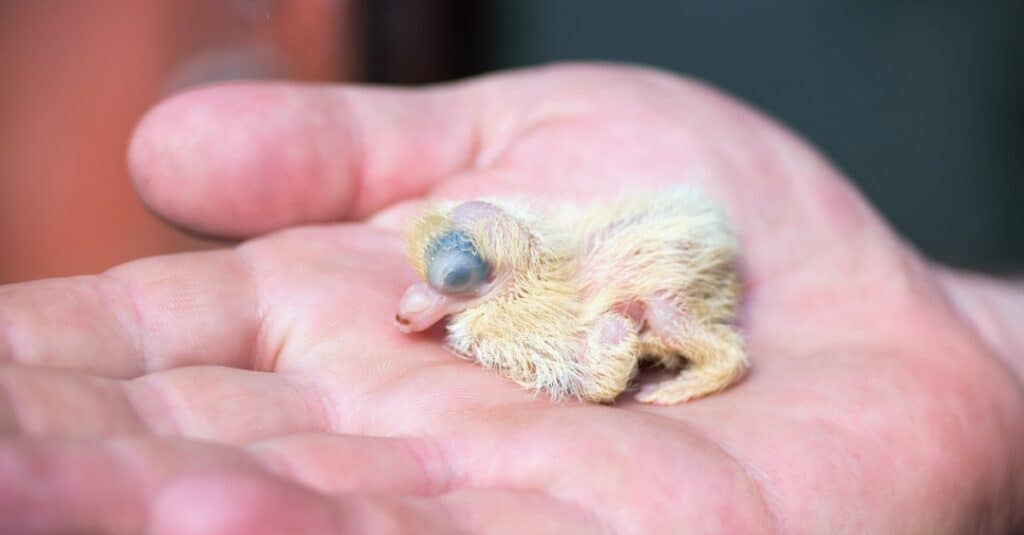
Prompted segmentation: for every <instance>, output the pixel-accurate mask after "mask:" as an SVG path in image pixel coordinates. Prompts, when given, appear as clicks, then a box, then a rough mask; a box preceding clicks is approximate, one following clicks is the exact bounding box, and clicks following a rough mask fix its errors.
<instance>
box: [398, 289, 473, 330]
mask: <svg viewBox="0 0 1024 535" xmlns="http://www.w3.org/2000/svg"><path fill="white" fill-rule="evenodd" d="M459 301H460V300H457V299H453V298H452V297H450V296H447V295H444V294H442V293H441V292H438V291H437V290H435V289H433V288H431V287H430V285H429V284H427V283H425V282H419V283H416V284H413V285H412V286H410V287H409V288H408V289H407V290H405V294H404V295H403V296H402V300H401V301H399V303H398V313H397V314H395V326H396V327H398V330H400V331H402V332H403V333H407V334H408V333H412V332H418V331H423V330H426V329H429V328H430V326H431V325H433V324H435V323H437V322H439V321H441V320H442V319H443V318H444V317H445V316H447V315H449V314H453V313H455V312H458V311H459V310H461V309H462V308H464V306H465V305H464V304H462V303H460V302H459Z"/></svg>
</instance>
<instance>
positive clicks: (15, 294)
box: [0, 251, 259, 377]
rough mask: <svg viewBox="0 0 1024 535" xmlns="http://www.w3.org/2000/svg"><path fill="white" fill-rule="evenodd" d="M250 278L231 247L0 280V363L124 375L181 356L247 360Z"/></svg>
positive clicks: (254, 312)
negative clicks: (78, 272)
mask: <svg viewBox="0 0 1024 535" xmlns="http://www.w3.org/2000/svg"><path fill="white" fill-rule="evenodd" d="M258 310H259V309H258V307H257V305H256V295H255V293H254V287H253V283H252V281H251V280H250V277H249V270H248V268H247V266H246V265H245V263H244V261H243V260H242V259H241V258H240V257H239V256H238V255H236V254H235V253H234V252H230V251H216V252H204V253H193V254H180V255H174V256H165V257H159V258H151V259H146V260H140V261H135V262H131V263H128V264H124V265H122V266H119V267H116V268H114V269H112V270H110V271H108V272H107V273H104V274H102V275H96V276H87V277H73V278H65V279H49V280H42V281H36V282H29V283H23V284H12V285H7V286H0V363H2V362H14V363H19V364H25V365H31V366H41V367H52V368H60V369H67V370H78V371H83V372H88V373H93V374H98V375H107V376H114V377H132V376H137V375H140V374H142V373H145V372H147V371H152V370H160V369H165V368H172V367H176V366H183V365H187V364H198V363H204V364H220V365H225V366H237V367H252V366H253V364H254V362H253V359H254V358H255V357H256V356H257V354H258V353H257V348H256V347H254V341H255V340H256V331H257V328H258V323H259V318H258Z"/></svg>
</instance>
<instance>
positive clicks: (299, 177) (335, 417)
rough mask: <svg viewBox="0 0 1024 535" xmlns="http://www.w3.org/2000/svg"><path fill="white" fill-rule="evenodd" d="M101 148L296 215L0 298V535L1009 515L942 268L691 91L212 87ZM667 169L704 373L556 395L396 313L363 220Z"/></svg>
mask: <svg viewBox="0 0 1024 535" xmlns="http://www.w3.org/2000/svg"><path fill="white" fill-rule="evenodd" d="M131 163H132V167H133V169H134V172H135V175H136V179H137V185H138V188H139V190H140V192H141V194H142V196H143V198H144V199H145V200H146V201H147V202H148V203H149V204H150V205H151V206H152V207H154V209H155V210H157V211H158V212H159V213H161V214H163V215H164V216H166V217H167V218H169V219H170V220H172V221H175V222H177V223H179V224H182V225H185V226H188V227H189V228H192V229H195V230H197V231H200V232H206V233H212V234H221V235H231V236H236V237H249V236H257V235H263V234H264V233H268V232H271V231H275V230H277V229H283V228H286V227H291V226H293V225H301V224H317V225H318V226H306V227H301V228H292V229H289V230H282V231H280V232H274V233H270V234H267V235H263V236H262V237H258V238H254V239H251V240H249V241H246V242H244V243H242V244H241V245H240V246H238V247H237V248H235V249H231V250H224V251H215V252H203V253H192V254H182V255H175V256H168V257H159V258H151V259H145V260H140V261H137V262H132V263H129V264H126V265H123V266H120V267H117V268H114V269H113V270H111V271H109V272H108V273H105V274H103V275H100V276H96V277H79V278H72V279H64V280H49V281H40V282H33V283H28V284H22V285H13V286H7V287H4V288H3V289H2V290H0V335H2V336H0V360H2V361H6V362H8V364H6V365H4V366H3V368H2V369H0V386H2V389H3V391H4V392H5V393H6V400H7V401H6V403H5V404H0V428H2V429H4V430H5V431H6V434H5V438H4V439H3V441H2V442H0V513H2V514H0V531H4V532H6V531H12V530H13V531H17V532H31V531H44V532H49V531H56V530H68V531H74V530H81V531H84V530H88V529H97V530H103V531H111V532H135V531H139V530H143V529H148V530H150V531H152V532H155V533H220V532H224V533H236V532H245V533H264V532H266V533H279V532H285V531H294V532H302V533H319V532H331V533H333V532H337V531H345V530H349V531H352V532H363V531H366V532H373V533H379V532H388V531H438V532H450V531H454V530H457V529H461V530H465V531H469V532H476V531H480V532H516V533H518V532H543V531H557V532H560V533H561V532H572V531H579V532H594V531H602V530H604V531H611V532H640V531H646V532H655V533H662V532H670V533H671V532H687V533H771V532H807V533H832V532H851V533H943V532H947V533H962V532H973V531H979V532H983V531H986V530H988V531H992V532H997V533H998V532H1002V531H1003V530H1004V529H1006V527H1007V526H1008V525H1009V524H1010V523H1011V522H1015V521H1017V522H1019V521H1020V518H1019V515H1020V514H1021V513H1020V512H1019V511H1021V510H1024V509H1022V507H1021V506H1022V505H1024V503H1022V502H1024V498H1022V497H1024V486H1022V485H1024V483H1022V478H1024V471H1022V463H1024V453H1022V452H1024V447H1022V446H1024V403H1022V397H1024V396H1022V394H1021V387H1020V383H1019V381H1018V379H1016V378H1015V377H1014V376H1013V375H1012V374H1011V373H1010V372H1009V371H1008V367H1007V364H1006V363H1005V362H1003V361H1002V360H1001V359H1000V358H998V357H997V356H996V354H995V352H993V351H991V350H990V349H989V346H988V345H987V344H986V343H985V342H984V341H983V339H982V338H981V337H980V336H979V334H978V332H977V331H976V330H975V329H974V328H973V326H972V323H971V322H970V321H968V320H966V319H964V316H963V315H962V314H961V313H960V310H961V309H958V308H956V307H955V306H953V305H951V304H950V302H949V300H948V299H947V294H946V291H945V287H946V286H945V282H944V280H945V279H943V278H941V277H937V276H936V274H935V270H934V269H933V268H931V267H929V266H928V265H927V264H926V263H925V262H923V261H922V260H921V259H920V258H919V257H918V256H917V255H916V254H915V253H914V252H913V251H911V250H910V249H909V248H908V247H906V246H905V245H904V244H903V243H902V242H901V241H900V240H899V239H898V238H897V237H895V236H894V235H893V234H892V233H891V231H889V230H888V229H887V227H886V226H885V225H884V223H883V222H881V221H880V219H879V218H878V217H877V216H876V215H875V214H874V212H873V211H872V210H871V209H870V208H869V207H868V206H867V205H866V204H865V203H864V201H863V200H862V199H861V198H860V197H859V196H858V195H857V194H856V192H855V191H853V190H852V189H851V188H850V186H849V185H847V184H846V182H845V181H844V180H843V179H842V177H840V176H839V175H838V174H837V173H836V172H835V171H834V170H833V169H832V168H831V167H829V165H828V164H827V163H826V162H824V161H823V160H822V159H821V158H820V157H819V156H818V155H816V154H815V153H814V152H813V151H811V150H810V149H808V148H807V147H806V146H805V145H804V144H803V143H801V142H800V141H798V140H796V139H795V138H794V137H793V136H791V135H790V134H789V133H787V132H786V131H784V130H783V129H781V128H780V127H779V126H777V125H775V124H773V123H772V122H770V121H768V120H767V119H765V118H764V117H762V116H760V115H758V114H756V113H754V112H752V111H750V110H749V109H747V108H744V107H743V106H741V105H739V104H737V103H735V102H733V101H731V100H729V99H728V98H725V97H723V96H722V95H720V94H717V93H716V92H714V91H713V90H710V89H708V88H705V87H703V86H700V85H698V84H696V83H693V82H689V81H684V80H681V79H679V78H676V77H673V76H669V75H666V74H663V73H658V72H654V71H648V70H642V69H634V68H625V67H608V66H566V67H556V68H545V69H538V70H533V71H526V72H515V73H507V74H500V75H497V76H492V77H486V78H482V79H477V80H472V81H469V82H466V83H459V84H454V85H449V86H440V87H434V88H429V89H424V90H394V89H372V88H338V87H331V88H321V87H296V86H287V85H239V86H224V87H216V88H211V89H206V90H200V91H197V92H193V93H189V94H186V95H182V96H180V97H177V98H175V99H172V100H171V101H170V102H168V103H166V104H164V105H162V106H161V107H159V108H157V109H156V110H155V111H154V112H153V113H152V114H151V115H150V116H149V117H147V119H146V120H145V121H144V122H143V124H142V125H141V126H140V129H139V131H138V132H137V134H136V138H135V140H134V142H133V145H132V150H131ZM678 183H688V184H692V185H695V186H697V187H699V188H700V189H702V190H704V191H705V192H707V193H708V194H709V195H710V196H711V197H713V198H715V199H717V200H718V201H719V202H720V203H722V205H723V206H724V207H725V209H726V211H727V213H729V214H730V215H731V218H732V221H733V223H734V226H735V229H736V230H737V233H738V235H739V237H740V240H741V243H742V248H741V251H742V254H743V255H744V257H743V263H742V266H741V269H742V271H743V274H744V279H745V292H744V302H743V310H742V317H741V324H742V327H743V329H744V331H745V333H746V338H747V342H748V350H749V354H750V358H751V362H752V365H753V368H752V370H751V373H750V374H749V375H748V376H747V377H746V379H745V380H744V381H742V382H741V383H739V384H737V385H735V386H734V387H732V388H730V389H729V390H727V391H725V392H723V393H721V394H718V395H715V396H712V397H710V398H707V399H703V400H700V401H696V402H692V403H689V404H686V405H679V406H671V407H659V406H648V405H642V404H638V403H636V402H634V401H631V400H630V399H628V397H624V398H623V399H622V400H621V401H620V402H619V403H618V404H617V405H615V406H598V405H589V404H581V403H571V402H570V403H564V402H563V403H558V404H556V403H552V402H550V401H548V400H546V399H545V398H544V397H543V396H540V397H534V396H533V395H532V394H530V393H528V392H524V391H523V390H521V389H520V388H518V387H517V386H515V385H514V384H512V383H511V382H509V381H506V380H504V379H502V378H501V377H500V376H498V375H497V374H496V373H493V372H490V371H488V370H485V369H482V368H481V367H479V366H476V365H474V364H472V363H469V362H465V361H462V360H460V359H457V358H455V357H453V356H452V355H450V354H449V353H448V352H447V351H446V350H444V349H443V348H442V346H441V344H440V341H439V337H438V336H437V334H438V333H436V332H435V333H433V334H432V335H430V336H404V335H401V334H400V333H398V332H397V331H396V330H395V328H394V326H393V324H392V318H393V315H394V310H395V305H396V303H397V300H398V298H399V296H400V294H401V292H402V290H403V289H404V288H405V286H406V285H407V284H408V283H410V282H411V281H412V280H413V279H414V275H413V273H412V272H411V270H410V268H408V267H407V265H406V262H405V259H404V258H403V256H402V248H401V243H400V237H399V235H398V234H397V232H396V231H397V229H398V228H399V227H400V226H401V225H402V223H403V221H404V220H405V218H406V217H407V216H408V215H409V214H410V213H411V211H413V210H415V209H416V207H417V205H418V204H419V203H420V202H422V199H425V198H428V197H448V196H454V197H460V198H467V197H474V196H477V195H480V194H501V193H509V192H514V193H518V194H522V193H527V194H533V195H538V196H553V197H571V198H583V197H593V196H607V195H612V194H614V193H616V192H618V191H619V190H625V189H627V188H632V187H644V186H650V187H657V186H663V185H669V184H678ZM339 219H346V220H350V221H358V222H352V223H333V224H325V223H329V222H331V221H334V220H339ZM3 399H4V398H2V397H0V400H3ZM0 403H3V402H2V401H0ZM1014 515H1018V516H1016V517H1015V516H1014Z"/></svg>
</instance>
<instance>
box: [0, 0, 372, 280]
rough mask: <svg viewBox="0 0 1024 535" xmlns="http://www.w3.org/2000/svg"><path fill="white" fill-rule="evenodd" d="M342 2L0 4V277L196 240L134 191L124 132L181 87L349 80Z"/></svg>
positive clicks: (76, 268)
mask: <svg viewBox="0 0 1024 535" xmlns="http://www.w3.org/2000/svg"><path fill="white" fill-rule="evenodd" d="M353 5H354V4H353V3H352V2H344V1H340V0H147V1H134V0H106V1H91V2H84V1H83V2H70V1H69V2H59V1H53V2H51V1H45V2H38V1H33V0H0V69H2V70H0V282H9V281H14V280H26V279H35V278H41V277H48V276H55V275H69V274H77V273H89V272H95V271H99V270H102V269H105V268H107V267H110V266H112V265H114V264H116V263H118V262H122V261H125V260H129V259H132V258H137V257H140V256H147V255H152V254H160V253H165V252H171V251H178V250H184V249H195V248H200V247H204V246H206V244H205V243H203V242H201V241H199V240H196V239H193V238H189V237H186V236H184V235H182V234H181V233H179V232H177V231H174V230H172V229H170V228H168V227H167V226H166V225H165V224H163V223H161V222H159V221H157V220H156V219H155V218H154V217H153V216H151V215H150V214H148V213H146V211H145V210H144V209H143V207H142V206H141V204H140V203H139V202H138V200H137V199H136V198H135V195H134V193H133V191H132V188H131V185H130V182H129V180H128V176H127V169H126V166H125V149H126V146H127V141H128V138H129V136H130V134H131V131H132V128H133V127H134V125H135V124H136V122H137V121H138V119H139V118H140V117H141V115H142V114H143V113H145V111H146V110H147V109H149V108H150V107H151V106H153V105H154V104H155V103H156V102H157V101H158V100H160V99H161V98H163V97H165V96H167V95H168V94H169V93H170V92H172V91H174V90H178V89H181V88H184V87H187V86H192V85H196V84H201V83H207V82H215V81H220V80H230V79H236V78H288V79H296V80H338V79H354V78H356V77H358V64H357V62H356V61H355V60H356V59H357V58H359V56H360V53H359V52H358V50H359V49H358V47H359V45H360V39H359V34H358V32H357V31H356V30H358V28H359V26H358V24H357V23H354V22H355V17H354V15H353V13H354V9H353Z"/></svg>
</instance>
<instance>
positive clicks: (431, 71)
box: [362, 0, 486, 84]
mask: <svg viewBox="0 0 1024 535" xmlns="http://www.w3.org/2000/svg"><path fill="white" fill-rule="evenodd" d="M485 4H486V2H479V1H478V0H416V1H409V0H372V1H369V2H365V3H364V4H363V6H362V11H363V22H364V28H365V31H366V33H365V36H366V40H365V47H364V49H365V50H366V53H367V56H366V58H367V59H366V76H367V79H368V80H369V81H372V82H377V83H387V84H420V83H426V82H437V81H441V80H451V79H453V78H463V77H466V76H469V75H472V74H476V73H478V72H480V70H481V67H483V61H482V60H483V52H484V51H483V50H482V48H481V43H482V41H483V39H482V37H483V36H482V34H481V33H480V32H481V31H482V30H483V18H482V17H483V6H484V5H485Z"/></svg>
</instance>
